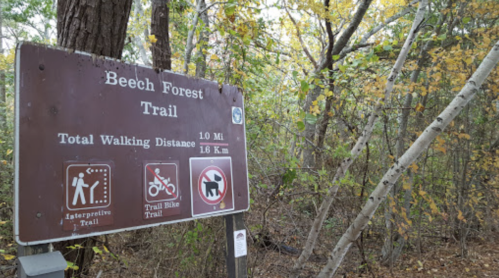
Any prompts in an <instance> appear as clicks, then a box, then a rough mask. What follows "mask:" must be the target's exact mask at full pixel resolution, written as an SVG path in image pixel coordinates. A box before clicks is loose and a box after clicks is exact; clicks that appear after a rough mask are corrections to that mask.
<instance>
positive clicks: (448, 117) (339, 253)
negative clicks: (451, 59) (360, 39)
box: [317, 3, 499, 278]
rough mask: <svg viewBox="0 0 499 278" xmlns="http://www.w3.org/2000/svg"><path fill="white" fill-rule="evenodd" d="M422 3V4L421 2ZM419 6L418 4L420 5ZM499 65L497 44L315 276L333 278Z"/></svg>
mask: <svg viewBox="0 0 499 278" xmlns="http://www.w3.org/2000/svg"><path fill="white" fill-rule="evenodd" d="M421 4H422V3H421ZM421 4H420V5H421ZM497 62H499V42H497V43H496V44H495V45H494V47H493V49H492V50H491V51H490V52H489V54H488V55H487V56H486V57H485V59H484V60H483V61H482V63H481V64H480V66H479V67H478V69H477V70H476V71H475V73H473V75H472V76H471V78H470V79H469V80H468V82H467V83H466V85H465V86H464V87H463V88H462V90H461V91H460V92H459V94H458V95H457V96H456V97H455V98H454V99H453V100H452V102H451V103H450V104H449V105H448V106H447V107H446V108H445V110H444V111H443V112H442V113H440V115H439V116H438V117H437V118H436V119H435V120H434V121H433V122H432V123H431V124H430V125H429V126H428V127H427V128H426V129H425V131H424V132H423V133H422V134H421V135H420V136H419V137H418V139H416V141H415V142H414V143H413V144H412V146H411V147H410V148H409V149H408V150H407V151H406V152H405V153H404V154H403V155H402V156H401V157H400V158H399V160H398V161H396V162H395V163H394V164H393V165H392V167H391V168H390V169H389V170H388V171H387V172H386V173H385V175H384V176H383V178H382V179H381V181H380V183H379V184H378V185H377V186H376V188H375V189H374V191H373V192H372V193H371V195H370V196H369V199H368V200H367V203H366V204H365V205H364V207H363V208H362V211H361V212H360V213H359V214H358V215H357V218H356V219H355V220H354V222H353V223H352V225H350V227H349V228H348V229H347V231H346V232H345V233H344V234H343V236H342V237H341V238H340V240H339V241H338V243H337V244H336V247H335V248H334V250H333V252H332V253H331V254H330V255H329V258H328V263H327V264H326V266H325V267H324V268H323V269H322V271H321V272H320V273H319V275H318V276H317V277H319V278H323V277H332V276H333V275H334V274H335V273H336V270H337V269H338V267H339V265H340V263H341V262H342V260H343V258H344V257H345V255H346V253H347V252H348V250H349V249H350V246H351V245H352V243H353V242H355V240H356V239H357V238H358V237H359V235H360V233H361V231H363V230H364V229H365V227H366V226H367V224H368V223H369V221H370V220H371V218H372V216H373V215H374V213H375V212H376V209H377V208H378V207H379V205H380V204H381V202H383V201H384V200H385V198H386V195H387V194H388V192H389V191H390V189H391V188H392V186H393V185H394V184H395V182H396V181H397V180H398V178H399V177H400V176H401V175H402V173H403V172H404V171H405V170H406V169H407V167H409V166H410V165H411V164H412V163H414V161H416V159H417V158H418V157H419V156H420V155H421V153H423V152H424V151H425V150H426V149H427V148H428V147H429V146H430V144H431V142H432V141H433V140H434V139H435V138H436V137H437V135H439V134H440V133H441V132H442V131H443V130H444V129H445V127H447V125H449V123H450V122H451V121H452V120H453V119H454V118H455V117H456V116H457V115H458V114H459V113H460V112H461V111H462V110H463V108H464V107H465V106H466V105H467V104H468V103H469V102H470V101H471V100H472V99H473V97H474V96H475V95H476V93H477V92H478V90H479V88H480V87H481V86H482V84H483V82H484V80H485V79H486V78H487V77H488V76H489V74H490V72H491V71H492V69H493V68H494V67H495V66H496V64H497Z"/></svg>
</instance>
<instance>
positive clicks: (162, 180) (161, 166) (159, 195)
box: [144, 163, 178, 202]
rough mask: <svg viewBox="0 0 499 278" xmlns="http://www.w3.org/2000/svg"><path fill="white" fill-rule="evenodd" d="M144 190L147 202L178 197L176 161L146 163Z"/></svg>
mask: <svg viewBox="0 0 499 278" xmlns="http://www.w3.org/2000/svg"><path fill="white" fill-rule="evenodd" d="M144 171H145V174H144V176H145V181H144V190H145V191H144V192H145V196H146V201H147V202H159V201H171V200H175V199H177V195H178V189H177V188H178V184H177V165H176V164H174V163H147V164H145V169H144Z"/></svg>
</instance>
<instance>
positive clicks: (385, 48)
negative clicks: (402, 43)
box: [383, 45, 393, 51]
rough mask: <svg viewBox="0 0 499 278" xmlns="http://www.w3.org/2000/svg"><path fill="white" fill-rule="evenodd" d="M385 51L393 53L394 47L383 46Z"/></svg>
mask: <svg viewBox="0 0 499 278" xmlns="http://www.w3.org/2000/svg"><path fill="white" fill-rule="evenodd" d="M383 49H384V50H386V51H391V50H392V49H393V47H392V46H391V45H385V46H383Z"/></svg>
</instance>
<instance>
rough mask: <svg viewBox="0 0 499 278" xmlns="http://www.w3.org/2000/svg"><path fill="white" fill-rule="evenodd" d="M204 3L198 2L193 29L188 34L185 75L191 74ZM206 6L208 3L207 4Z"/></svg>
mask: <svg viewBox="0 0 499 278" xmlns="http://www.w3.org/2000/svg"><path fill="white" fill-rule="evenodd" d="M202 2H203V3H204V1H201V0H197V5H196V10H195V11H194V19H193V20H192V27H191V29H190V30H189V32H188V33H187V41H186V42H185V55H184V73H185V74H188V73H189V63H190V62H191V56H192V50H193V49H194V42H193V40H194V33H195V32H196V28H197V25H198V20H199V12H200V11H201V5H202ZM205 4H206V3H205Z"/></svg>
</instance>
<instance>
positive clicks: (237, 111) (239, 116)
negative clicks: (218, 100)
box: [232, 107, 243, 125]
mask: <svg viewBox="0 0 499 278" xmlns="http://www.w3.org/2000/svg"><path fill="white" fill-rule="evenodd" d="M232 123H233V124H238V125H240V124H242V123H243V109H241V107H232Z"/></svg>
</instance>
